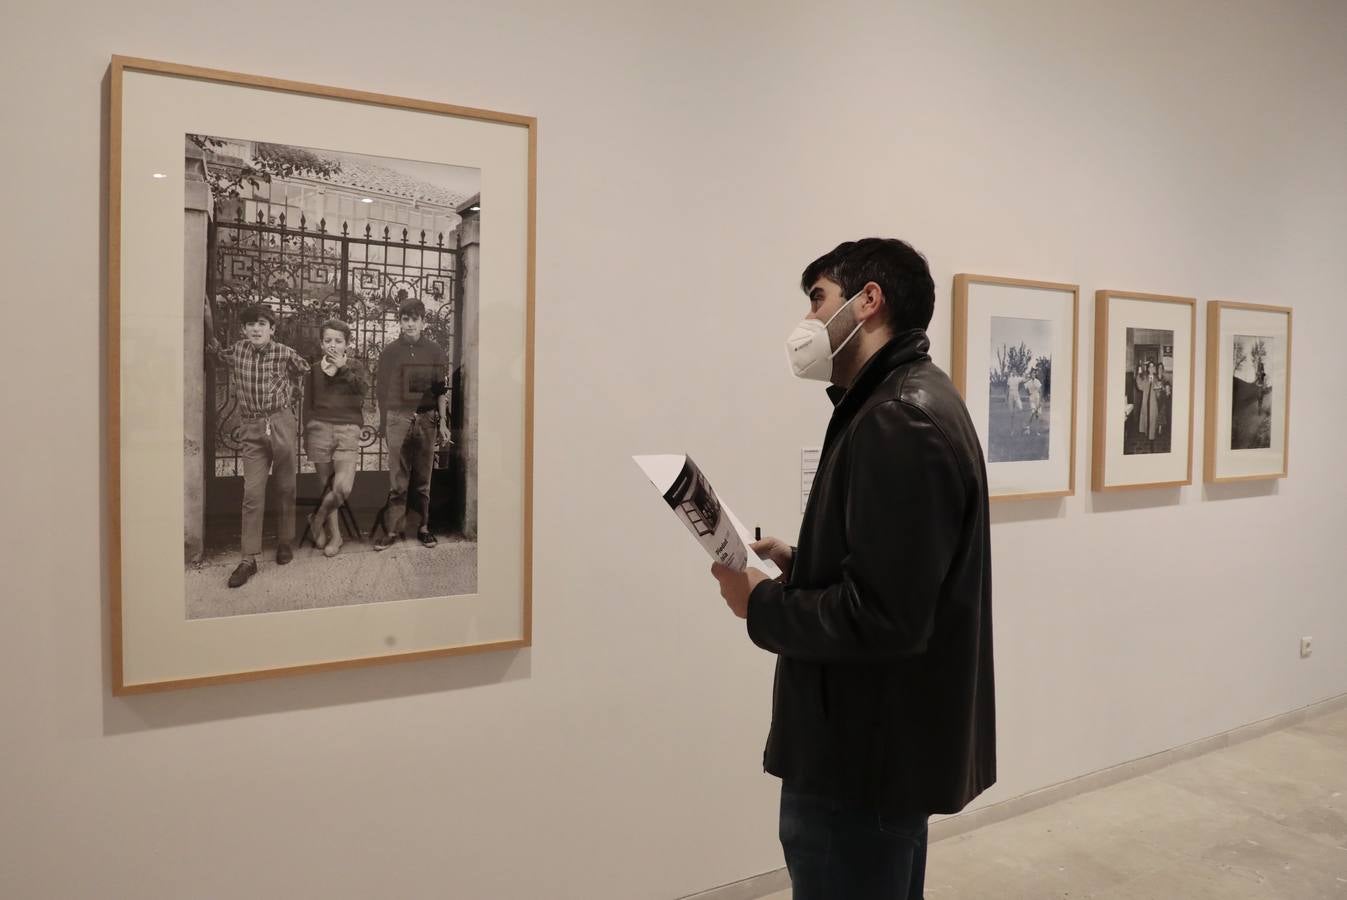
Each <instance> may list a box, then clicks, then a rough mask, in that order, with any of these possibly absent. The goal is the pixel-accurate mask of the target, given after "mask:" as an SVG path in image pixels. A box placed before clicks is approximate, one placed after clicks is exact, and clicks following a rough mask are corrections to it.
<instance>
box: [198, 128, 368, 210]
mask: <svg viewBox="0 0 1347 900" xmlns="http://www.w3.org/2000/svg"><path fill="white" fill-rule="evenodd" d="M187 140H189V141H191V142H192V143H193V144H194V145H196V147H197V148H198V149H200V150H201V151H202V153H204V154H205V156H206V182H207V183H208V184H209V185H210V190H211V196H212V197H213V198H214V199H215V201H216V202H217V203H218V202H219V201H221V200H225V199H237V198H238V197H240V196H242V194H243V187H244V185H247V186H248V187H251V188H252V189H253V190H257V189H259V188H261V187H262V185H263V184H270V183H271V179H273V178H293V177H294V176H296V175H305V176H309V177H312V178H319V179H327V178H331V177H332V176H333V175H336V174H337V173H338V172H340V171H341V163H340V162H337V161H336V160H332V159H324V158H323V157H321V156H319V155H318V154H316V153H314V152H313V151H312V150H305V149H304V148H303V147H290V146H287V145H285V144H268V143H265V142H262V141H258V142H256V143H254V144H253V158H252V159H251V160H246V159H238V160H237V162H236V163H235V162H233V161H232V158H229V157H222V154H221V153H220V151H221V149H222V148H224V147H225V146H226V145H228V144H229V141H226V140H224V139H223V138H217V137H211V136H210V135H204V134H189V135H187ZM226 160H231V161H226Z"/></svg>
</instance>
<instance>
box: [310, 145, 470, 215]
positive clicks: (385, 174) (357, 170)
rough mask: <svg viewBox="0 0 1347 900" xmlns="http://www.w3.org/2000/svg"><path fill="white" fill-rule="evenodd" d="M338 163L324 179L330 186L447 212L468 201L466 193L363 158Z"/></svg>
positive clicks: (342, 160)
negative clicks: (339, 164)
mask: <svg viewBox="0 0 1347 900" xmlns="http://www.w3.org/2000/svg"><path fill="white" fill-rule="evenodd" d="M337 161H338V162H340V163H341V171H340V172H337V173H336V174H334V175H333V176H332V177H331V178H326V179H323V180H325V181H327V182H329V183H331V184H339V185H343V186H345V187H351V188H356V189H358V190H362V191H369V192H370V193H376V194H381V195H383V196H388V197H401V198H403V199H405V200H416V201H418V202H421V203H433V204H436V205H437V206H445V207H448V208H449V209H456V208H457V207H458V205H459V204H460V203H462V202H463V201H464V200H466V199H467V195H465V194H459V193H456V192H454V191H450V190H447V189H445V188H442V187H438V186H436V185H433V184H427V183H426V182H424V181H419V180H417V179H415V178H412V177H411V176H410V175H404V174H402V173H401V172H396V171H394V170H392V169H388V168H385V167H383V166H381V165H379V164H377V163H372V162H370V161H368V160H365V159H360V158H357V157H352V156H343V157H341V158H340V159H339V160H337Z"/></svg>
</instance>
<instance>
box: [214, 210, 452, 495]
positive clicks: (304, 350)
mask: <svg viewBox="0 0 1347 900" xmlns="http://www.w3.org/2000/svg"><path fill="white" fill-rule="evenodd" d="M208 240H209V248H208V253H209V259H208V267H207V285H206V287H207V296H208V302H209V303H210V304H211V312H212V319H213V324H214V329H215V337H216V339H217V340H218V341H219V342H220V343H221V344H222V345H228V344H230V343H233V342H235V341H237V340H239V338H240V331H239V328H240V325H241V323H240V321H239V317H240V314H241V313H242V312H243V310H244V309H245V308H246V307H248V306H250V305H252V304H265V305H267V306H269V307H271V308H272V309H274V310H275V311H276V313H277V316H278V318H279V320H280V321H279V323H278V326H277V330H276V340H278V341H280V342H281V343H284V344H288V345H289V346H291V347H293V348H294V349H295V350H297V351H298V352H299V353H300V354H301V355H302V356H304V357H305V358H306V359H310V360H313V359H316V358H317V357H318V356H319V355H320V353H321V350H320V344H319V339H320V336H321V335H320V334H319V327H320V325H321V323H322V322H323V321H324V320H325V319H329V318H336V319H341V320H342V321H344V322H346V323H347V324H348V325H350V326H351V329H352V343H353V346H352V348H351V354H350V355H351V357H352V358H354V359H356V360H358V361H359V362H360V363H362V364H363V365H364V366H365V367H366V369H367V370H368V372H369V374H370V379H371V388H370V393H369V395H368V396H367V397H366V398H365V425H364V428H363V429H362V431H361V439H360V458H359V464H358V467H357V472H356V491H355V492H354V493H357V494H358V493H361V492H362V491H361V488H362V482H364V483H365V484H364V493H365V494H366V495H371V494H372V493H374V492H380V491H386V490H387V483H386V477H387V476H386V475H383V474H376V473H383V472H386V470H387V468H388V462H387V447H386V446H385V444H384V442H383V440H382V439H381V438H380V437H379V435H378V432H377V422H378V411H377V409H376V407H375V402H374V390H375V389H374V385H373V381H374V378H375V377H376V373H377V371H378V364H379V355H380V354H381V353H382V351H383V348H384V347H385V346H386V345H387V344H388V343H390V342H391V341H393V340H395V339H396V338H397V337H398V334H399V328H398V318H397V309H398V305H399V304H400V303H402V302H403V301H404V300H408V299H419V300H421V301H422V302H423V303H424V304H425V306H426V313H427V315H426V323H427V327H426V335H427V336H428V337H430V338H432V339H433V340H434V341H435V342H436V343H438V344H439V345H440V346H441V347H443V348H444V350H445V352H446V353H447V354H448V356H449V362H450V368H451V371H454V372H457V370H458V368H459V361H460V359H461V351H462V347H461V344H460V337H461V331H462V329H461V315H462V310H461V307H462V293H461V280H460V279H459V277H458V272H459V256H460V248H459V247H457V246H449V245H447V244H446V242H445V236H444V235H443V234H439V235H437V236H436V238H435V240H434V241H433V242H432V241H430V240H429V238H428V237H427V235H426V232H424V231H423V232H421V234H420V237H419V239H417V240H413V239H411V237H410V236H409V234H408V232H407V229H405V228H404V229H402V233H401V235H397V236H395V235H394V234H393V233H392V232H391V229H389V228H384V229H383V231H382V234H379V233H377V232H374V231H373V230H372V229H371V227H370V226H368V225H366V226H365V228H364V231H363V234H351V233H350V230H349V227H348V225H347V224H346V223H343V224H342V226H341V231H340V232H339V233H338V232H330V231H328V228H327V221H326V220H325V219H324V220H320V221H319V223H318V227H317V228H316V229H314V228H311V227H309V224H308V222H307V220H306V219H305V218H303V217H301V218H300V221H299V225H298V227H294V228H292V227H289V226H288V225H287V223H286V221H285V215H284V214H283V213H282V214H280V215H278V216H276V217H275V219H274V221H273V220H268V219H267V218H265V217H264V214H263V212H262V211H261V210H260V209H259V210H258V213H257V218H256V221H245V220H244V218H243V216H242V212H241V207H240V212H239V213H238V215H237V216H236V217H235V218H234V219H233V220H232V221H221V220H218V219H217V220H216V221H213V222H212V223H211V225H210V228H209V235H208ZM206 387H207V392H208V393H207V396H210V397H213V402H212V403H208V404H207V413H206V415H207V418H208V421H207V422H206V427H205V434H206V435H207V438H208V440H207V448H206V453H207V457H206V472H207V477H206V481H207V486H206V488H207V504H208V509H213V510H214V511H215V512H216V513H217V514H218V513H221V512H223V511H224V510H225V509H229V508H231V506H233V510H234V511H235V512H236V511H237V507H236V504H232V503H231V498H236V497H238V496H239V491H240V490H241V486H240V483H241V481H242V474H243V468H242V459H241V457H240V442H239V421H238V410H237V402H236V400H235V399H234V398H233V397H232V396H230V393H229V377H228V373H227V371H226V370H225V368H224V366H223V364H218V363H217V364H214V365H209V364H208V366H207V386H206ZM457 388H458V384H457V378H455V379H453V380H452V381H451V384H450V385H449V390H450V410H451V414H450V428H451V430H452V431H455V432H456V431H457V425H458V421H459V415H460V412H459V411H460V410H461V403H460V400H459V397H458V390H457ZM301 402H302V401H301ZM297 465H298V467H299V470H300V472H301V473H303V472H312V471H313V465H312V463H310V462H309V460H308V459H307V457H306V456H305V455H303V454H302V453H301V454H299V455H298V458H297ZM375 482H377V484H376V483H375ZM302 493H303V491H302V490H301V494H302Z"/></svg>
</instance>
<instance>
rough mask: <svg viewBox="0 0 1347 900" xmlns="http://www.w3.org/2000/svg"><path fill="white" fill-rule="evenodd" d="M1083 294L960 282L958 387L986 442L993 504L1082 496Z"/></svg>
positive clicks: (1048, 286)
mask: <svg viewBox="0 0 1347 900" xmlns="http://www.w3.org/2000/svg"><path fill="white" fill-rule="evenodd" d="M1079 313H1080V288H1079V286H1077V285H1074V284H1060V283H1057V282H1051V281H1028V280H1025V279H1021V278H1000V277H995V276H988V275H967V274H960V275H956V276H954V360H953V369H954V372H953V379H954V384H955V386H956V387H958V389H959V391H960V392H961V393H962V394H963V396H964V400H965V402H966V403H967V404H968V411H969V413H970V414H971V415H972V417H973V424H974V425H975V426H976V428H977V432H978V437H979V438H981V440H982V449H983V453H984V454H985V456H986V460H987V486H988V492H989V494H990V497H991V499H992V500H993V501H998V500H1033V499H1044V498H1051V497H1065V496H1069V495H1071V494H1073V493H1075V489H1076V350H1077V322H1078V320H1079Z"/></svg>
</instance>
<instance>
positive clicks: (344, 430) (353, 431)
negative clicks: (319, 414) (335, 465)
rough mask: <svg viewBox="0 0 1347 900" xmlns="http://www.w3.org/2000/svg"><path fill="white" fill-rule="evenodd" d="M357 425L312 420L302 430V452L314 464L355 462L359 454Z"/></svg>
mask: <svg viewBox="0 0 1347 900" xmlns="http://www.w3.org/2000/svg"><path fill="white" fill-rule="evenodd" d="M360 431H361V426H359V425H348V424H340V423H336V422H324V421H323V420H321V419H314V420H312V421H310V422H309V424H308V425H307V426H306V427H305V428H304V451H305V452H306V453H307V454H308V456H309V460H310V461H312V462H315V463H330V462H340V461H342V460H350V461H351V462H355V460H356V458H357V457H358V456H359V454H360Z"/></svg>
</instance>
